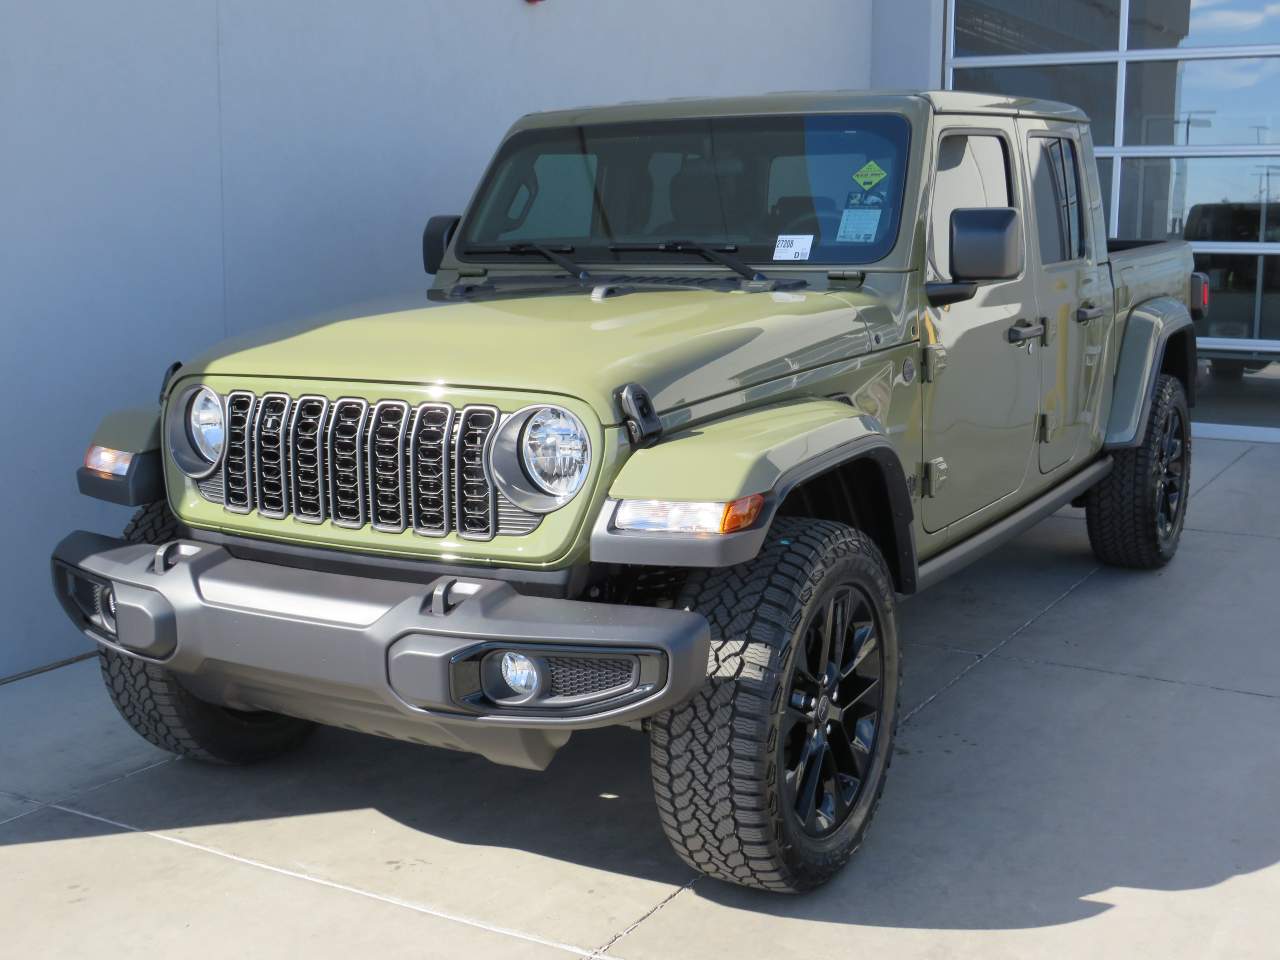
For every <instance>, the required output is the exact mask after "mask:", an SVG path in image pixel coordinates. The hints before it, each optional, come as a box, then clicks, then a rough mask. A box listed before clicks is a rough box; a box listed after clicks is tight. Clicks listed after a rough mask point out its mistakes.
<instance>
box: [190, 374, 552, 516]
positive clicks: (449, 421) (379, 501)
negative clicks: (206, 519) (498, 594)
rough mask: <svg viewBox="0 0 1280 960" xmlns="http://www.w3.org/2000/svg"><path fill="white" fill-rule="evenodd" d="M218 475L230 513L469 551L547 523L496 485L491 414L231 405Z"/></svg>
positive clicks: (323, 401)
mask: <svg viewBox="0 0 1280 960" xmlns="http://www.w3.org/2000/svg"><path fill="white" fill-rule="evenodd" d="M226 405H227V428H226V429H227V434H226V454H225V457H224V459H223V463H222V470H221V471H220V475H215V476H214V477H211V478H209V479H208V480H205V481H203V482H201V483H200V485H199V486H200V492H201V494H202V495H203V496H204V497H205V499H207V500H212V501H214V502H220V503H222V505H223V507H224V508H225V509H226V510H228V511H230V512H232V513H242V514H246V513H251V512H253V511H257V513H258V515H259V516H262V517H266V518H269V519H275V520H281V519H284V518H285V517H288V516H292V517H294V518H295V519H296V520H299V521H301V522H304V523H315V524H319V523H326V522H328V523H333V524H335V525H336V526H340V527H347V528H351V529H360V528H363V527H365V526H368V527H370V528H372V529H373V530H376V531H378V532H381V533H402V532H404V531H406V530H412V531H413V532H414V533H416V534H419V535H421V536H425V537H443V536H446V535H448V534H450V533H456V534H457V535H458V536H460V537H463V538H465V539H468V540H490V539H492V538H493V537H494V536H495V535H514V536H520V535H523V534H527V533H531V532H532V531H533V530H534V529H536V527H537V526H538V523H539V521H540V520H541V517H539V516H538V515H537V514H533V513H528V512H527V511H525V510H522V509H520V508H519V507H517V506H516V505H515V504H513V503H511V502H510V501H509V500H508V499H507V498H506V497H505V496H503V495H502V493H501V491H499V490H498V489H497V487H496V486H495V485H494V483H493V480H492V478H491V476H490V474H489V465H488V455H489V453H488V448H489V441H490V439H491V438H492V436H493V432H494V430H495V429H497V427H498V426H499V425H500V424H501V422H502V415H501V414H500V413H499V411H498V409H497V408H496V407H492V406H485V405H479V406H467V407H463V408H461V409H455V408H454V407H452V406H451V405H449V404H447V403H434V402H433V403H422V404H419V405H417V406H412V405H410V404H409V403H406V402H405V401H403V400H382V401H379V402H378V403H374V404H370V403H368V402H366V401H365V400H360V399H352V398H343V399H339V400H332V401H331V400H329V399H327V398H325V397H319V396H310V395H308V396H302V397H298V398H297V399H294V398H292V397H290V396H288V395H286V394H283V393H265V394H262V395H261V396H257V395H255V394H253V393H250V392H249V391H247V390H236V391H233V392H232V393H230V394H228V396H227V400H226Z"/></svg>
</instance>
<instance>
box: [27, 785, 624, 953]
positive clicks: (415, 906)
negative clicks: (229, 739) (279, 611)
mask: <svg viewBox="0 0 1280 960" xmlns="http://www.w3.org/2000/svg"><path fill="white" fill-rule="evenodd" d="M46 806H47V807H50V808H52V809H54V810H61V811H62V812H63V813H69V814H71V815H73V816H77V817H84V818H85V819H87V820H96V821H97V822H98V823H105V824H106V825H107V826H111V827H116V828H118V829H120V830H127V831H129V832H130V833H137V834H141V835H143V836H146V837H151V838H153V839H155V840H163V841H164V842H165V843H172V844H175V845H176V846H179V847H186V848H187V849H189V850H196V851H199V852H200V853H207V854H210V855H211V856H215V857H221V858H223V859H224V860H230V861H232V862H234V863H239V864H242V865H244V866H247V867H257V868H258V869H259V870H266V871H267V872H268V873H274V874H276V875H277V876H282V877H289V878H291V879H293V880H302V881H303V882H305V883H313V884H316V885H317V886H321V887H328V888H329V889H330V890H337V891H339V892H341V893H350V894H354V895H355V896H357V897H364V898H365V899H366V900H375V901H377V902H379V903H385V904H388V905H390V906H393V907H402V908H404V909H405V910H412V911H413V912H414V913H418V914H422V915H423V916H428V917H435V918H436V919H437V920H448V921H451V922H452V923H457V924H461V925H462V926H466V927H471V928H473V929H476V930H483V931H485V932H486V933H496V934H500V935H502V936H507V937H511V938H513V939H515V940H523V941H525V942H526V943H536V944H538V945H539V946H543V947H550V948H551V949H554V950H560V951H562V952H564V953H571V954H574V955H575V956H578V957H588V956H591V955H592V951H591V949H590V948H588V947H576V946H574V945H572V944H568V943H560V942H558V941H556V940H548V939H546V938H545V937H540V936H538V935H537V934H533V933H524V932H523V931H520V930H512V929H509V928H507V927H499V926H496V925H495V924H491V923H485V922H484V921H483V920H475V919H473V918H471V917H463V916H460V915H458V914H454V913H447V912H445V911H443V910H436V909H435V908H433V907H427V906H424V905H423V904H420V903H414V902H412V901H410V900H402V899H401V898H399V897H392V896H388V895H387V894H382V893H374V892H373V891H372V890H362V889H361V888H359V887H353V886H351V885H350V884H346V883H339V882H338V881H336V880H326V879H324V878H323V877H315V876H312V875H310V874H307V873H302V872H301V871H299V870H290V869H289V868H288V867H278V866H276V865H274V864H271V863H266V862H264V861H262V860H254V859H252V858H251V857H242V856H239V855H238V854H234V853H229V852H227V851H226V850H219V849H218V848H217V847H210V846H206V845H205V844H202V843H195V842H194V841H191V840H184V839H182V838H181V837H174V836H170V835H169V834H164V833H156V832H155V831H153V830H144V829H142V828H141V827H135V826H133V825H132V824H129V823H122V822H121V821H119V820H113V819H111V818H110V817H103V816H99V815H98V814H96V813H89V812H88V811H85V810H77V809H76V808H75V807H68V806H66V805H65V804H62V803H50V804H46ZM613 960H620V958H613Z"/></svg>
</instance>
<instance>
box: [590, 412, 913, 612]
mask: <svg viewBox="0 0 1280 960" xmlns="http://www.w3.org/2000/svg"><path fill="white" fill-rule="evenodd" d="M717 460H719V462H720V464H721V467H720V469H715V465H716V464H717ZM861 460H866V461H869V462H870V463H872V464H874V466H875V469H876V470H877V471H878V472H879V475H880V478H881V480H882V481H883V483H884V486H885V492H886V494H887V497H888V501H889V504H890V510H891V514H892V517H891V524H890V528H891V530H892V534H893V549H892V551H891V553H892V555H891V556H886V558H885V559H886V560H887V561H888V563H889V564H890V567H891V568H892V569H893V570H894V571H895V573H896V576H895V578H894V579H895V581H896V586H897V588H898V591H899V592H901V593H912V592H914V590H915V585H916V568H917V562H916V550H915V536H914V533H913V521H914V512H913V509H912V500H911V490H910V487H909V486H908V482H907V473H906V471H905V470H904V469H903V466H902V461H901V459H900V458H899V456H898V453H897V451H896V450H895V448H894V446H893V444H892V442H891V441H890V440H889V438H888V437H887V436H886V435H885V433H884V432H883V430H882V429H881V427H880V425H879V423H878V422H877V421H876V420H875V419H874V418H872V417H868V416H863V415H860V414H859V413H857V411H855V410H853V409H851V408H850V407H849V406H848V405H847V404H844V403H840V402H838V401H835V400H802V401H797V402H792V403H786V404H777V405H772V406H768V407H760V408H756V409H754V410H749V411H746V412H742V413H738V414H735V415H733V416H730V417H726V418H724V419H722V420H717V421H714V422H712V423H709V424H703V425H699V426H696V427H689V428H686V429H685V430H682V431H681V432H680V433H677V434H671V435H669V436H668V437H666V438H664V439H663V440H662V441H661V442H659V443H658V444H657V445H655V446H653V447H650V448H647V449H644V450H638V451H636V452H635V453H634V454H633V455H632V456H631V458H630V459H629V460H628V461H627V463H626V464H625V465H624V466H623V468H622V470H621V471H620V472H619V474H618V476H617V477H616V478H615V479H614V481H613V483H612V485H611V486H610V489H609V495H608V498H607V499H606V500H605V502H604V505H603V506H602V508H601V510H600V513H599V514H598V516H597V519H596V522H595V526H594V527H593V529H592V532H591V550H590V552H591V560H592V561H593V562H598V563H616V564H626V565H637V566H670V567H727V566H733V565H734V564H738V563H743V562H745V561H747V560H750V559H752V558H754V557H755V556H756V555H757V554H758V553H759V552H760V548H761V547H762V546H763V544H764V540H765V537H766V536H767V535H768V533H769V528H770V527H771V526H772V524H773V520H774V518H775V517H776V516H777V512H778V508H779V507H780V506H781V505H782V503H783V501H784V500H786V498H787V495H788V494H789V493H790V492H791V491H792V490H794V489H795V488H796V487H798V486H799V485H800V484H802V483H804V482H805V481H807V480H811V479H813V478H814V477H817V476H820V475H822V474H824V473H827V472H829V471H831V470H834V469H836V468H837V467H841V466H844V465H847V464H850V463H853V462H855V461H861ZM757 493H760V494H764V497H765V505H764V509H762V510H761V512H760V516H759V517H758V518H757V519H756V522H755V523H754V524H752V526H751V527H749V528H748V529H746V530H741V531H738V532H735V533H730V534H725V535H718V536H708V535H705V534H679V533H656V532H641V531H634V530H625V531H624V530H618V529H617V528H616V527H615V526H614V524H613V520H614V516H615V514H616V513H617V509H618V505H619V504H620V503H621V501H623V500H628V499H646V500H676V501H679V500H686V501H688V500H710V501H731V500H736V499H738V498H739V497H745V496H749V495H751V494H757Z"/></svg>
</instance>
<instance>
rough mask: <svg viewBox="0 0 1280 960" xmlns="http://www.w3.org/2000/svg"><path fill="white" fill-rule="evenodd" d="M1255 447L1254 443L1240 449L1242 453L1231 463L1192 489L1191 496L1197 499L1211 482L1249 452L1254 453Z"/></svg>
mask: <svg viewBox="0 0 1280 960" xmlns="http://www.w3.org/2000/svg"><path fill="white" fill-rule="evenodd" d="M1254 449H1255V445H1254V444H1250V445H1249V446H1247V447H1245V448H1244V449H1243V450H1241V451H1240V455H1239V456H1238V457H1236V458H1235V459H1234V460H1232V461H1231V462H1230V463H1228V464H1227V465H1226V466H1225V467H1223V468H1222V469H1221V470H1219V471H1218V472H1217V473H1215V474H1214V475H1213V476H1212V477H1210V478H1209V479H1208V480H1206V481H1205V482H1204V483H1202V484H1200V486H1198V487H1196V488H1195V489H1194V490H1192V491H1191V497H1192V499H1195V498H1196V497H1198V496H1200V494H1202V493H1204V492H1205V491H1206V490H1208V489H1209V486H1210V484H1212V483H1213V482H1214V481H1215V480H1217V479H1218V478H1219V477H1220V476H1222V475H1223V474H1224V473H1226V472H1227V471H1228V470H1230V469H1231V468H1232V467H1234V466H1235V465H1236V464H1237V463H1239V462H1240V461H1241V460H1243V459H1244V458H1245V457H1247V456H1248V455H1249V454H1251V453H1253V451H1254Z"/></svg>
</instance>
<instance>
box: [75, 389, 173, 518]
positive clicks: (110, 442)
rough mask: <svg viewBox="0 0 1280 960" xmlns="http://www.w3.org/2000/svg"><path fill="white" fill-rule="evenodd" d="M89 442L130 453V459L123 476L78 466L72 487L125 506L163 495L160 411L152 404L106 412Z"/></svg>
mask: <svg viewBox="0 0 1280 960" xmlns="http://www.w3.org/2000/svg"><path fill="white" fill-rule="evenodd" d="M90 444H91V445H92V446H98V447H109V448H111V449H112V450H119V451H122V452H124V453H131V454H133V458H132V460H131V461H130V463H129V468H128V470H127V471H126V473H125V474H124V476H115V475H113V474H107V473H99V472H97V471H96V470H90V469H89V468H88V467H84V466H82V467H80V468H79V469H78V470H77V471H76V486H77V487H78V488H79V489H80V492H81V493H82V494H84V495H85V496H86V497H93V498H94V499H95V500H105V501H107V502H108V503H117V504H120V505H121V506H126V507H139V506H142V505H143V504H146V503H152V502H154V501H156V500H161V499H163V498H164V466H163V464H162V463H161V458H160V413H159V411H158V410H156V409H155V408H154V407H135V408H132V409H128V410H117V411H115V412H113V413H108V414H107V415H106V416H105V417H103V418H102V422H101V423H99V424H98V429H97V430H95V431H94V432H93V439H92V440H91V441H90Z"/></svg>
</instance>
